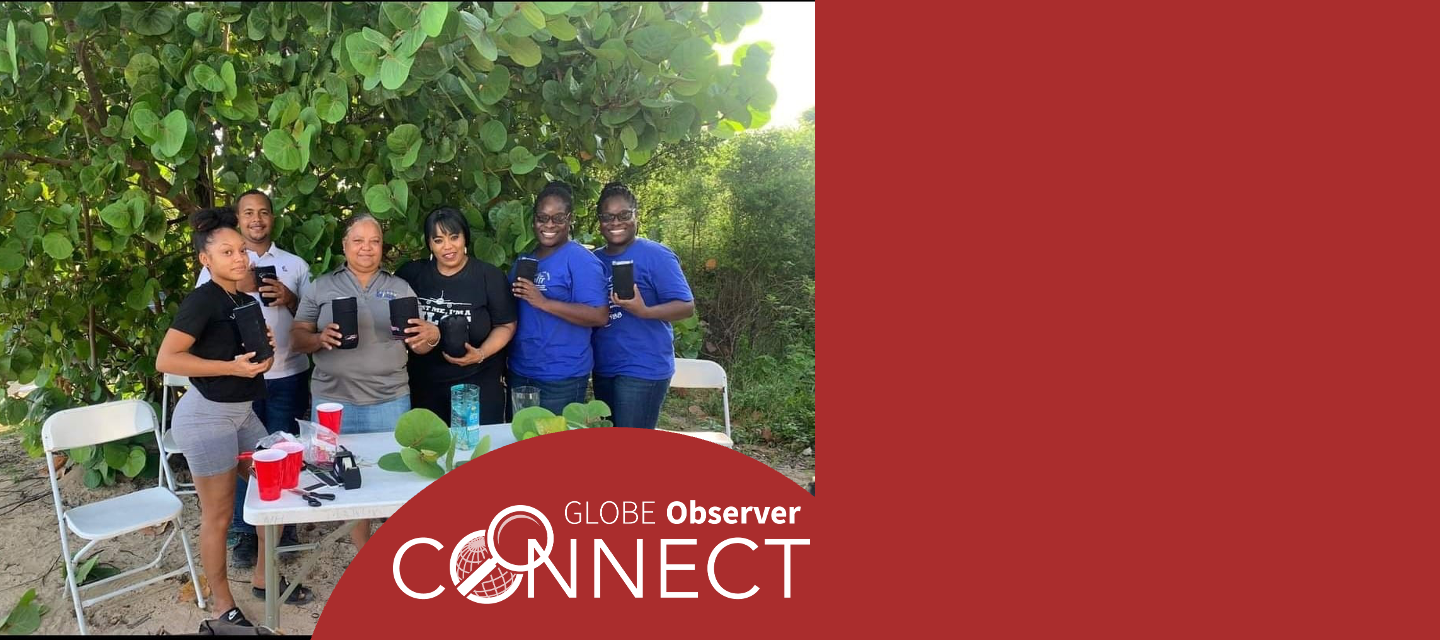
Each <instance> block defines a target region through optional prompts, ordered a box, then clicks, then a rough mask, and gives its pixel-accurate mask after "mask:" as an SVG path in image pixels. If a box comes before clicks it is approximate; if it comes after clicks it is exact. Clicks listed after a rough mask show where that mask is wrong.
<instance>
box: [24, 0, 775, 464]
mask: <svg viewBox="0 0 1440 640" xmlns="http://www.w3.org/2000/svg"><path fill="white" fill-rule="evenodd" d="M759 16H760V6H759V4H758V3H753V2H746V3H710V4H708V5H705V4H702V3H656V2H541V3H532V2H522V3H515V2H494V3H468V2H381V3H374V2H326V3H311V2H207V3H192V2H145V3H128V2H83V3H81V2H66V3H54V2H4V3H0V34H4V35H8V37H4V35H0V346H3V349H0V383H4V382H12V381H13V382H19V383H21V384H27V383H32V382H33V384H35V385H36V386H37V387H39V390H40V391H43V392H44V393H37V394H32V396H33V397H32V398H29V399H26V400H14V399H6V400H4V401H3V406H0V414H3V415H4V416H5V417H6V418H7V420H6V423H7V424H12V425H13V424H21V425H22V426H23V430H24V435H25V443H26V447H27V450H29V451H30V452H31V453H32V454H33V453H36V452H38V444H39V442H38V429H39V420H41V419H43V417H44V416H45V415H47V414H48V413H50V412H52V411H55V410H58V409H61V408H65V407H67V406H73V405H77V404H88V403H95V402H102V401H106V400H111V399H115V398H131V397H146V398H151V399H155V398H158V397H159V391H160V389H159V386H160V385H159V382H160V376H159V375H158V374H157V373H156V371H155V366H154V365H155V351H156V348H157V347H158V345H159V343H160V341H161V339H162V338H163V337H164V334H165V331H166V330H167V328H168V327H169V326H170V323H171V320H172V318H173V316H174V313H175V311H176V309H177V308H178V305H179V303H180V300H181V299H182V298H183V297H184V295H185V294H186V293H187V292H189V291H190V290H191V287H192V286H193V285H194V282H195V274H196V272H197V271H198V269H199V267H198V265H197V264H195V258H194V255H193V251H192V250H191V249H190V247H189V238H188V236H189V234H188V232H187V231H186V224H185V222H186V218H187V216H188V215H189V214H190V213H192V212H194V211H195V210H196V209H198V208H202V207H208V206H213V205H215V204H223V203H227V202H230V201H231V200H233V199H234V197H235V196H236V195H237V194H239V193H241V192H243V191H245V190H247V189H250V188H260V189H265V190H268V191H269V192H270V194H271V195H272V198H273V204H274V207H275V228H274V234H273V235H274V238H275V240H276V242H277V244H279V245H280V246H281V247H283V248H285V249H286V250H289V251H292V252H294V253H296V254H298V255H299V256H300V257H302V258H303V259H305V260H306V261H307V262H308V263H309V264H310V265H311V270H312V271H313V272H315V273H321V272H324V271H326V270H329V269H331V268H333V267H335V266H336V265H338V264H339V262H340V260H341V255H342V252H341V249H340V238H339V224H340V222H341V221H342V220H343V219H344V218H345V217H347V216H349V215H351V214H352V213H356V212H369V213H373V214H375V215H376V217H378V218H380V219H381V220H383V221H384V222H385V226H386V234H385V241H386V244H387V247H388V248H389V249H390V255H389V256H388V258H387V259H388V262H389V264H390V266H392V267H393V266H396V265H398V264H399V263H400V262H401V261H403V260H405V259H408V258H414V257H422V256H424V255H425V252H426V249H425V243H424V240H423V238H421V233H420V221H421V220H422V218H423V216H424V215H425V214H426V213H427V212H429V211H430V210H431V209H433V208H435V207H438V206H442V205H449V206H454V207H457V208H459V209H461V210H462V211H463V212H464V214H465V216H466V218H467V219H468V220H469V221H470V223H471V225H472V227H473V229H474V233H473V234H472V239H473V246H472V247H471V253H472V255H474V256H476V257H478V258H480V259H482V260H485V261H487V262H490V263H492V264H496V265H497V266H501V267H502V268H504V267H506V266H507V265H508V264H509V263H510V262H511V261H512V260H513V259H514V258H515V256H516V255H518V254H519V253H521V252H523V251H526V250H528V249H530V248H532V247H533V246H534V243H535V238H534V236H533V233H532V231H531V226H530V223H529V218H528V216H529V209H530V203H531V202H532V199H533V196H534V194H535V193H537V192H538V191H539V190H540V188H541V187H542V186H543V185H544V184H545V183H546V182H547V181H549V180H552V179H560V180H565V181H567V182H569V183H571V185H572V186H573V187H574V188H575V194H576V198H577V202H581V203H592V202H594V198H595V197H596V196H597V195H598V193H599V188H600V185H601V184H602V182H601V181H599V180H597V179H596V178H597V176H602V175H606V176H608V175H610V174H613V173H614V172H615V171H617V170H619V168H621V167H624V166H627V165H629V166H637V167H638V166H643V165H644V164H646V163H647V162H649V161H650V160H651V158H652V156H654V155H656V154H663V153H664V149H665V148H666V147H667V146H673V145H677V144H680V143H682V142H683V141H685V140H687V139H691V138H694V137H697V136H701V134H702V133H704V132H710V133H711V134H714V136H721V137H731V136H733V135H734V134H735V132H737V131H741V130H744V129H746V128H754V127H759V126H761V125H763V124H764V123H765V122H766V121H768V120H769V112H770V109H771V108H772V106H773V105H774V102H775V87H774V86H773V85H771V84H770V82H769V81H768V80H767V79H766V76H767V75H768V71H769V66H770V50H769V46H768V45H760V44H755V45H742V46H741V47H739V49H738V50H737V51H736V53H735V58H734V59H733V60H732V61H738V62H737V63H736V64H722V63H721V60H720V59H719V56H718V55H717V54H716V53H715V51H714V45H715V44H717V43H727V42H733V41H735V39H736V38H738V37H739V34H740V31H741V29H742V28H743V27H744V26H745V25H747V24H753V23H754V22H755V21H756V20H758V19H759ZM582 210H583V209H582ZM589 219H590V221H591V222H592V223H593V215H592V216H590V217H589ZM592 226H593V224H592ZM587 234H588V237H587ZM577 239H579V240H581V241H582V242H585V241H587V240H591V239H593V232H582V233H578V234H577ZM10 418H18V421H16V422H12V421H10V420H9V419H10Z"/></svg>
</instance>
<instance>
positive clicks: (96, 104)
mask: <svg viewBox="0 0 1440 640" xmlns="http://www.w3.org/2000/svg"><path fill="white" fill-rule="evenodd" d="M65 25H66V27H67V28H68V29H69V30H70V31H71V32H72V33H74V32H78V31H79V29H77V28H76V26H75V22H74V21H73V20H72V21H70V22H66V23H65ZM75 60H76V62H78V63H79V64H80V75H81V76H83V77H84V78H85V88H86V89H87V90H88V91H89V93H90V108H89V109H85V108H83V107H81V106H79V105H77V109H78V110H79V111H80V117H81V118H82V119H83V120H84V121H85V125H86V126H88V127H90V130H91V131H93V132H95V134H96V135H98V136H100V139H101V140H104V141H105V143H106V144H111V143H113V142H114V140H111V139H110V137H109V136H106V135H104V134H101V133H100V130H101V129H103V128H105V125H106V124H107V122H108V120H109V119H110V113H109V112H108V111H106V109H105V94H104V93H101V91H100V85H99V84H98V83H96V81H95V68H94V67H93V66H92V65H91V64H90V38H88V37H87V38H84V39H83V40H81V41H80V46H78V47H75ZM100 118H104V119H105V120H106V121H107V122H101V121H100V120H99V119H100Z"/></svg>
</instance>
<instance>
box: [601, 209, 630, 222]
mask: <svg viewBox="0 0 1440 640" xmlns="http://www.w3.org/2000/svg"><path fill="white" fill-rule="evenodd" d="M599 218H600V221H601V222H616V221H619V222H629V221H631V220H634V219H635V210H634V209H626V210H624V211H621V212H620V213H615V214H610V213H602V214H600V216H599Z"/></svg>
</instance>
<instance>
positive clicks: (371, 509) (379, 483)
mask: <svg viewBox="0 0 1440 640" xmlns="http://www.w3.org/2000/svg"><path fill="white" fill-rule="evenodd" d="M487 435H488V436H490V450H491V451H494V450H495V449H498V448H500V447H503V446H505V445H507V444H511V443H513V442H515V436H514V435H513V434H511V433H510V425H509V424H491V425H482V426H481V427H480V437H481V438H484V437H485V436H487ZM340 444H341V445H343V446H344V447H345V448H346V449H349V450H350V451H351V452H352V453H354V454H355V458H356V461H357V462H359V463H360V464H361V465H362V466H361V469H360V480H361V482H360V488H359V489H355V490H353V491H346V490H345V488H344V487H328V486H327V487H323V488H320V489H316V491H318V492H322V493H330V494H334V495H335V499H334V500H321V501H320V506H318V507H312V506H310V505H309V504H308V503H307V502H306V501H305V499H304V498H302V497H300V496H298V495H296V494H293V493H290V492H289V491H282V492H281V494H280V499H279V500H272V501H269V502H266V501H262V500H261V499H260V489H259V488H258V487H256V485H255V478H254V477H251V478H250V487H249V489H248V490H247V491H246V492H245V521H246V522H248V523H250V524H252V525H255V526H256V527H264V528H265V545H264V548H263V549H262V550H261V553H264V554H265V585H266V588H265V626H268V627H270V628H272V629H277V630H278V628H279V624H280V603H281V602H284V601H285V599H286V598H288V597H290V592H291V591H293V590H294V589H295V587H296V586H298V585H299V584H300V580H301V578H304V577H306V576H308V575H310V570H311V569H312V568H313V566H314V563H315V561H316V560H317V559H318V558H319V557H320V555H319V554H312V555H311V557H310V558H309V559H307V560H306V561H305V562H304V563H303V564H301V565H300V568H299V570H298V571H297V572H296V578H295V579H294V580H292V581H291V583H290V588H289V589H287V590H285V593H280V592H279V589H276V588H275V587H276V586H277V585H279V584H280V569H279V562H277V560H278V558H277V554H276V552H275V547H276V541H277V540H279V538H280V528H281V527H282V526H284V525H287V524H301V523H306V522H335V521H345V524H344V525H342V526H341V527H340V528H339V529H336V530H335V531H334V532H331V533H330V534H329V535H327V536H325V538H324V539H322V540H321V541H320V542H319V546H323V545H326V544H329V543H330V542H333V541H334V540H337V539H339V537H340V536H341V535H344V534H345V533H347V532H348V531H349V530H350V528H351V527H352V526H354V523H355V522H357V521H360V520H372V519H376V518H388V517H390V516H392V515H395V512H396V511H399V510H400V507H402V506H404V505H405V502H406V501H408V500H409V499H410V498H412V497H414V496H415V494H417V493H420V491H422V490H424V489H425V487H428V486H430V483H431V482H434V481H433V480H431V479H429V478H426V477H424V476H421V475H420V474H417V473H413V472H408V471H407V472H405V473H396V472H392V471H386V470H384V469H381V468H380V467H378V466H375V463H376V462H377V461H379V460H380V456H383V455H385V454H387V453H391V452H396V451H399V450H400V445H399V443H397V442H395V434H394V433H364V434H354V435H346V434H345V433H341V434H340ZM471 453H472V452H470V451H456V452H455V459H457V460H465V459H468V458H469V457H470V454H471ZM302 488H303V487H302Z"/></svg>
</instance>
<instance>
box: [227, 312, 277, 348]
mask: <svg viewBox="0 0 1440 640" xmlns="http://www.w3.org/2000/svg"><path fill="white" fill-rule="evenodd" d="M233 317H234V318H235V328H237V329H239V330H240V345H241V347H242V348H244V349H245V350H246V351H254V352H255V355H254V356H252V357H251V358H250V361H251V362H264V361H265V360H266V359H267V358H269V357H270V356H273V355H275V349H273V348H271V346H270V339H269V338H268V337H267V336H266V335H265V314H263V313H261V312H260V303H258V302H255V301H254V300H251V301H250V302H247V303H245V304H242V305H240V306H238V307H235V313H234V316H233Z"/></svg>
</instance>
